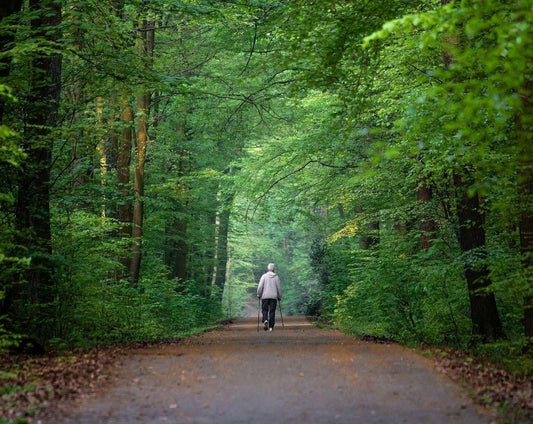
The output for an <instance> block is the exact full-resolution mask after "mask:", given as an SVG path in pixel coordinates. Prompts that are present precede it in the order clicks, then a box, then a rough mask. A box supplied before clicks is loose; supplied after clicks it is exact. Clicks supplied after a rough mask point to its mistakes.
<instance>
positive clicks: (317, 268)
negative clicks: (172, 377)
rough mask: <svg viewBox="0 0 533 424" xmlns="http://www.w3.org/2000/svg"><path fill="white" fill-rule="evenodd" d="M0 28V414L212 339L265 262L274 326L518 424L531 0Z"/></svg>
mask: <svg viewBox="0 0 533 424" xmlns="http://www.w3.org/2000/svg"><path fill="white" fill-rule="evenodd" d="M0 13H1V15H0V124H1V125H0V355H1V357H2V359H1V363H0V380H1V381H0V383H1V384H0V391H1V393H2V407H1V409H0V410H1V411H2V415H3V416H2V417H0V422H2V423H4V422H6V423H7V422H26V421H24V420H28V419H30V418H31V416H32V415H34V414H35V413H36V412H35V411H36V410H38V409H39V407H40V405H42V404H43V403H44V402H45V401H47V399H49V397H50V395H49V392H53V391H54V390H56V391H57V392H58V393H59V392H61V389H59V388H56V387H46V388H45V389H43V388H42V387H41V386H38V385H35V384H34V383H32V381H33V380H32V378H33V377H32V375H33V374H31V373H29V372H27V370H28V368H31V369H32V370H34V368H35V367H37V368H38V367H39V360H37V359H35V358H44V357H48V356H49V355H52V356H51V357H53V358H54V359H53V361H57V358H65V357H70V358H73V357H77V358H78V359H79V360H80V361H82V362H83V361H85V362H83V363H84V364H85V365H84V366H87V367H88V368H87V369H89V368H90V367H93V368H90V369H91V371H80V372H81V373H83V372H88V373H94V372H96V371H95V369H96V368H98V367H100V365H98V364H96V365H95V364H94V363H93V362H91V361H93V360H95V359H94V358H93V357H92V356H91V355H92V354H91V353H90V352H93V349H103V350H105V349H107V351H106V352H113V349H114V348H113V346H115V347H116V346H119V345H120V346H123V345H124V344H127V343H129V344H134V343H152V342H157V341H162V340H176V339H179V338H183V337H186V336H188V335H191V334H196V333H201V332H203V331H205V330H207V329H210V328H214V327H216V326H217V325H219V324H220V322H222V321H224V320H228V319H230V318H234V317H239V316H243V315H244V314H245V310H246V308H247V306H249V305H251V306H252V308H251V309H252V310H253V311H255V309H253V308H256V307H257V298H256V292H255V290H256V287H257V283H258V281H259V278H260V276H261V274H262V273H264V272H265V271H266V266H267V264H268V263H269V262H273V263H275V264H276V272H277V273H278V275H279V276H280V279H281V281H282V286H283V294H284V296H283V313H284V315H286V316H289V315H305V316H312V317H316V319H317V323H318V325H321V326H326V327H334V328H337V329H339V330H341V331H342V332H344V333H346V334H350V335H355V336H357V337H359V338H361V339H365V340H374V341H387V342H395V343H400V344H403V345H407V346H415V347H417V348H418V349H421V350H427V351H426V352H427V353H428V355H434V356H436V357H438V359H439V361H441V364H442V363H444V362H446V364H447V366H448V367H449V368H453V369H455V371H456V372H457V373H458V378H460V379H466V380H473V379H474V377H473V375H474V374H475V373H478V374H479V375H480V379H481V380H480V381H481V383H480V384H481V386H483V388H482V389H479V392H478V394H479V396H478V398H479V399H478V400H479V401H480V402H481V403H484V404H487V405H492V406H494V407H497V408H498V409H499V411H500V413H501V414H502V416H503V417H504V419H508V420H517V421H520V420H521V419H525V420H528V419H533V400H532V399H531V396H530V395H531V394H532V393H533V392H532V389H531V378H532V376H533V206H532V202H531V198H532V196H533V167H532V160H533V140H532V134H533V132H532V130H533V61H532V58H533V2H532V0H462V1H459V0H457V1H452V0H414V1H413V0H411V1H409V0H373V1H369V0H349V1H347V0H276V1H275V0H3V1H2V5H1V6H0ZM249 309H250V308H249ZM117 349H118V347H117ZM73 352H85V354H83V353H73ZM430 352H431V353H430ZM65 355H67V356H65ZM68 355H71V356H68ZM110 355H113V354H112V353H111V354H110ZM104 356H105V355H104ZM51 360H52V359H51ZM67 362H68V360H67ZM43 366H44V365H43ZM443 366H444V365H443ZM485 366H490V371H487V369H488V368H485ZM94 367H96V368H94ZM32 372H34V371H32ZM496 375H498V376H500V377H495V376H496ZM91 378H92V377H91ZM60 384H61V383H58V385H60ZM72 390H77V389H72ZM28 393H32V395H31V399H29V395H28ZM517 393H518V394H517ZM527 393H529V395H527ZM60 396H61V395H59V394H57V395H56V398H58V397H60ZM22 399H24V400H22ZM24 408H26V409H24ZM17 420H18V421H17Z"/></svg>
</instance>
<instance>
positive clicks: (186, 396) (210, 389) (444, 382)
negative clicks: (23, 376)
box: [60, 317, 491, 424]
mask: <svg viewBox="0 0 533 424" xmlns="http://www.w3.org/2000/svg"><path fill="white" fill-rule="evenodd" d="M256 325H257V319H256V318H241V319H236V320H234V321H233V323H232V324H230V325H228V326H226V327H224V328H222V329H219V330H216V331H212V332H209V333H205V334H202V335H199V336H195V337H192V338H190V339H186V340H184V341H182V342H180V343H176V344H172V345H164V346H156V347H149V348H142V349H136V350H133V351H132V352H131V353H130V354H128V355H126V356H124V357H123V360H122V362H121V363H120V365H119V367H118V370H117V379H116V381H115V383H114V384H113V385H112V386H110V387H108V388H106V389H105V390H104V391H102V393H100V394H99V395H98V396H97V397H94V398H90V399H86V400H84V401H83V402H81V403H77V404H76V405H75V406H74V407H72V408H71V409H70V410H69V411H68V413H67V415H66V416H65V417H63V420H62V422H63V423H64V424H74V423H76V424H79V423H123V424H130V423H187V424H188V423H191V424H192V423H198V424H203V423H205V424H211V423H212V424H215V423H216V424H225V423H243V424H274V423H276V424H277V423H287V424H289V423H290V424H299V423H301V424H322V423H324V424H326V423H327V424H329V423H343V424H344V423H345V424H354V423H361V424H373V423H416V424H422V423H428V424H438V423H454V424H460V423H464V424H467V423H468V424H476V423H489V422H491V419H490V417H489V416H486V415H484V414H483V413H482V412H481V411H477V410H476V408H475V407H474V406H473V404H472V402H471V401H470V400H469V399H468V398H467V397H466V396H465V394H464V393H463V392H462V390H461V389H460V388H458V387H457V386H456V385H454V384H453V383H452V382H450V381H449V380H448V379H447V378H446V377H445V376H443V375H441V374H439V373H438V372H437V371H435V370H434V369H433V365H432V362H431V361H429V360H427V359H425V358H423V357H420V356H418V355H416V354H414V353H413V352H412V351H411V350H409V349H407V348H403V347H401V346H398V345H395V344H376V343H371V342H365V341H361V340H358V339H356V338H354V337H350V336H346V335H343V334H342V333H340V332H338V331H335V330H329V329H320V328H317V327H315V326H314V325H312V324H311V323H310V322H309V321H307V320H306V319H305V318H304V317H285V328H282V326H281V321H280V322H279V323H277V325H276V328H275V329H274V331H273V332H272V333H269V332H264V331H263V329H262V328H261V329H260V331H259V332H258V331H257V327H256ZM60 422H61V421H60Z"/></svg>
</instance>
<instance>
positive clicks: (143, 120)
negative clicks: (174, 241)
mask: <svg viewBox="0 0 533 424" xmlns="http://www.w3.org/2000/svg"><path fill="white" fill-rule="evenodd" d="M154 36H155V28H154V23H153V22H148V21H147V20H146V19H145V18H144V19H143V20H142V24H141V26H140V28H139V44H138V47H139V53H140V54H141V57H142V58H143V60H144V67H145V70H147V71H149V70H150V69H151V67H152V55H153V51H154ZM150 101H151V93H150V92H149V91H148V90H146V91H144V92H142V93H140V94H139V95H137V114H138V121H137V146H136V149H135V153H136V159H137V163H136V166H135V182H134V195H135V199H134V202H133V221H132V229H131V235H132V241H133V244H132V255H131V263H130V276H131V281H132V284H133V286H137V284H138V282H139V273H140V269H141V255H142V250H141V248H142V234H143V215H144V201H143V196H144V166H145V162H146V146H147V143H148V118H149V114H150Z"/></svg>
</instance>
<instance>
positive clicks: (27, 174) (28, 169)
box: [6, 0, 61, 337]
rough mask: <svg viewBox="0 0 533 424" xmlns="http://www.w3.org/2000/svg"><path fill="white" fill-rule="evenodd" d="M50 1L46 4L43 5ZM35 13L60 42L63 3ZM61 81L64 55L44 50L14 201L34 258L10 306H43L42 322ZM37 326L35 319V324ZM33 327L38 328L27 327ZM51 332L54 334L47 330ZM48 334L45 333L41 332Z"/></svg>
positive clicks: (40, 31) (26, 251) (25, 251)
mask: <svg viewBox="0 0 533 424" xmlns="http://www.w3.org/2000/svg"><path fill="white" fill-rule="evenodd" d="M42 3H46V4H42ZM30 8H31V10H33V11H40V13H39V15H38V16H36V17H35V18H34V19H33V20H32V21H31V28H32V30H33V31H34V32H35V34H36V35H40V36H43V37H46V38H47V39H49V40H56V39H58V38H59V36H60V34H59V33H58V32H57V26H58V25H59V23H60V21H61V7H60V3H59V2H55V3H53V2H52V3H51V2H40V1H37V0H32V1H30ZM60 83H61V56H60V55H59V54H54V53H52V54H44V53H41V54H40V55H39V56H38V57H36V58H35V59H34V60H33V62H32V78H31V79H30V82H29V84H30V90H29V92H30V94H29V96H28V98H27V107H26V121H25V128H24V133H23V140H22V145H23V147H24V150H25V152H26V154H27V158H26V160H25V161H24V163H23V164H22V167H21V169H20V172H19V174H18V176H17V177H18V178H17V183H18V187H17V198H16V204H15V218H16V219H15V225H16V230H17V245H18V246H20V247H21V248H22V250H21V251H20V252H19V256H21V257H30V258H31V264H30V266H29V268H28V270H27V271H26V273H25V276H24V279H25V281H26V285H25V286H24V287H25V288H26V289H27V290H20V289H19V290H17V293H16V294H15V293H6V300H7V303H6V304H7V305H9V303H10V301H11V299H10V296H16V297H18V298H20V297H21V294H22V296H23V297H24V298H26V301H25V305H24V306H27V305H28V304H33V305H38V306H39V308H40V309H41V311H42V312H41V313H39V316H33V317H31V318H33V319H35V320H41V325H42V322H43V321H42V320H43V319H45V317H46V316H48V315H47V314H48V312H49V310H48V309H49V308H50V303H51V302H52V301H53V291H52V288H53V263H52V261H51V258H50V255H51V253H52V242H51V226H50V168H51V160H52V147H53V138H52V137H51V132H52V127H53V126H54V125H55V123H56V119H57V111H58V108H59V95H60V89H61V88H60ZM34 324H35V325H37V323H36V322H34ZM27 330H28V331H30V332H32V331H37V329H35V328H28V329H27ZM48 335H50V334H48ZM39 336H41V337H43V336H45V334H43V333H41V334H39Z"/></svg>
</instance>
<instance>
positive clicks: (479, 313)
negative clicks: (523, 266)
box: [453, 171, 504, 342]
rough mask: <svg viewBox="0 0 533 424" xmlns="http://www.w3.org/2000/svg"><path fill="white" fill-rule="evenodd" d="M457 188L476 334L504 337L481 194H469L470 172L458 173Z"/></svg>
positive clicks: (486, 337)
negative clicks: (489, 254)
mask: <svg viewBox="0 0 533 424" xmlns="http://www.w3.org/2000/svg"><path fill="white" fill-rule="evenodd" d="M453 180H454V185H455V187H456V190H457V193H458V194H457V221H458V239H459V247H460V249H461V251H462V252H463V253H465V254H466V256H467V257H466V259H465V264H464V274H465V278H466V282H467V286H468V294H469V298H470V316H471V319H472V333H473V335H474V336H479V337H481V338H482V340H483V341H484V342H486V341H493V340H497V339H501V338H503V337H504V334H503V330H502V325H501V322H500V316H499V314H498V308H497V306H496V299H495V297H494V293H493V292H491V291H490V290H489V288H490V285H491V283H492V282H491V279H490V276H489V270H488V267H487V264H486V259H487V251H486V244H485V229H484V227H483V224H484V213H483V211H482V208H481V205H480V202H479V197H478V196H477V195H475V196H469V195H468V189H469V186H470V185H471V183H472V180H471V177H470V175H469V172H468V171H466V172H465V175H459V174H454V177H453Z"/></svg>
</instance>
